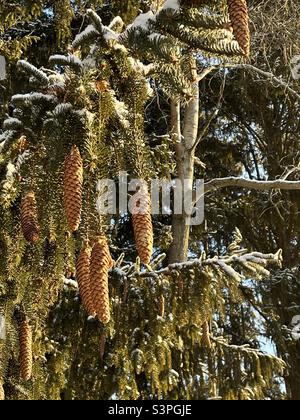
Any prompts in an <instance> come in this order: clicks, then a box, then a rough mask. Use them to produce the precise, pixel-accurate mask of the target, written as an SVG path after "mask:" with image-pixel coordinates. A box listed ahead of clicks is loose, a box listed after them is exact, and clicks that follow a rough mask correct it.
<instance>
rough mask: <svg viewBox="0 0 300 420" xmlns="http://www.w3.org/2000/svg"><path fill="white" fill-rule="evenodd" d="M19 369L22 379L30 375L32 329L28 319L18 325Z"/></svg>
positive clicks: (28, 377) (27, 379)
mask: <svg viewBox="0 0 300 420" xmlns="http://www.w3.org/2000/svg"><path fill="white" fill-rule="evenodd" d="M19 344H20V371H21V377H22V379H23V380H24V381H29V380H30V379H31V377H32V331H31V327H30V325H29V322H28V321H23V322H22V323H21V324H20V327H19Z"/></svg>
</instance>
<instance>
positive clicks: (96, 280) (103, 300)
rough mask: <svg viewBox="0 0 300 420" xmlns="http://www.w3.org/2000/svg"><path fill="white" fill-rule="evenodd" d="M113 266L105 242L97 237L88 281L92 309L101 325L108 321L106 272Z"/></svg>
mask: <svg viewBox="0 0 300 420" xmlns="http://www.w3.org/2000/svg"><path fill="white" fill-rule="evenodd" d="M112 266H113V260H112V258H111V255H110V251H109V247H108V244H107V240H106V238H105V237H104V236H101V237H99V238H98V239H97V240H96V241H95V244H94V246H93V250H92V255H91V265H90V281H91V288H92V293H93V299H94V308H95V311H96V313H97V316H98V318H99V320H100V321H101V322H103V324H107V323H108V322H109V321H110V307H109V290H108V272H109V269H110V268H111V267H112Z"/></svg>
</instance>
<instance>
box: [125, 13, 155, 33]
mask: <svg viewBox="0 0 300 420" xmlns="http://www.w3.org/2000/svg"><path fill="white" fill-rule="evenodd" d="M155 19H156V15H155V14H154V13H153V12H151V11H149V12H147V13H141V14H140V15H139V16H138V17H137V18H136V19H135V20H134V21H133V23H132V25H131V27H130V28H131V29H144V30H145V31H147V30H148V29H149V24H150V23H151V22H154V21H155Z"/></svg>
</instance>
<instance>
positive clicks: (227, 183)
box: [204, 177, 300, 193]
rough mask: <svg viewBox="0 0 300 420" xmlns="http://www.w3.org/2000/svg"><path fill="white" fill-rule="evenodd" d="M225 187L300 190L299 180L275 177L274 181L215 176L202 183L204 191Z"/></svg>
mask: <svg viewBox="0 0 300 420" xmlns="http://www.w3.org/2000/svg"><path fill="white" fill-rule="evenodd" d="M225 187H238V188H249V189H253V190H260V191H266V190H272V189H274V190H300V181H286V180H282V179H276V180H274V181H257V180H254V179H245V178H236V177H228V178H216V179H212V180H211V181H208V182H206V183H205V184H204V191H205V193H208V192H209V191H212V190H217V189H219V188H225Z"/></svg>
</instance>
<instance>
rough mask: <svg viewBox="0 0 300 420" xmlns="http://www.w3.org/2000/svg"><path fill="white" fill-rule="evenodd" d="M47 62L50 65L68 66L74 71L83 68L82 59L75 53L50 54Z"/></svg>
mask: <svg viewBox="0 0 300 420" xmlns="http://www.w3.org/2000/svg"><path fill="white" fill-rule="evenodd" d="M49 64H50V65H51V66H68V67H71V68H73V69H74V70H75V71H79V72H80V71H81V70H82V68H83V64H82V61H81V60H80V59H79V58H78V57H76V56H75V55H72V54H70V55H59V54H56V55H52V56H51V57H50V58H49Z"/></svg>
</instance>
